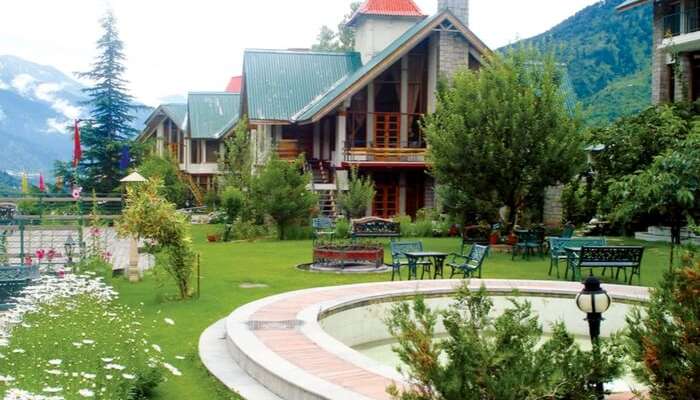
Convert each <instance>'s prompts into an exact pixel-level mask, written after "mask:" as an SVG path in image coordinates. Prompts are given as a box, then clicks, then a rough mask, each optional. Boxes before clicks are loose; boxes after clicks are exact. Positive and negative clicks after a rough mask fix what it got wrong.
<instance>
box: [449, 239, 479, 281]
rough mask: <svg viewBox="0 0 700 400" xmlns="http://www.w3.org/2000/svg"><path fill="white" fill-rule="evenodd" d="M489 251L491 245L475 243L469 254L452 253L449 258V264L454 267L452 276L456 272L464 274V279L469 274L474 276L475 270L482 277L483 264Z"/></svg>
mask: <svg viewBox="0 0 700 400" xmlns="http://www.w3.org/2000/svg"><path fill="white" fill-rule="evenodd" d="M488 253H489V246H483V245H480V244H474V245H473V246H472V248H471V250H470V251H469V254H467V255H464V254H457V253H452V254H450V256H449V258H448V260H447V265H448V266H449V267H450V268H452V273H451V274H450V278H452V277H453V276H455V274H463V275H464V279H466V278H467V277H468V276H469V277H472V276H474V272H477V271H478V272H479V275H478V278H479V279H481V266H482V265H483V263H484V259H485V258H486V256H487V255H488Z"/></svg>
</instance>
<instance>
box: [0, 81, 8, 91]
mask: <svg viewBox="0 0 700 400" xmlns="http://www.w3.org/2000/svg"><path fill="white" fill-rule="evenodd" d="M9 88H10V85H8V84H7V83H5V82H3V81H2V79H0V90H8V89H9Z"/></svg>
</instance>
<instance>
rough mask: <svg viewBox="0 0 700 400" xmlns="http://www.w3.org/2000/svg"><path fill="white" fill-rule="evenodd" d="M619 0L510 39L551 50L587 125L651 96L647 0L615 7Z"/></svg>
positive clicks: (633, 109)
mask: <svg viewBox="0 0 700 400" xmlns="http://www.w3.org/2000/svg"><path fill="white" fill-rule="evenodd" d="M623 1H624V0H608V1H605V0H604V1H600V2H598V3H596V4H593V5H591V6H588V7H586V8H584V9H583V10H581V11H579V12H578V13H576V14H575V15H573V16H572V17H570V18H568V19H566V20H565V21H563V22H562V23H560V24H559V25H557V26H555V27H554V28H552V29H550V30H549V31H547V32H545V33H543V34H541V35H538V36H535V37H532V38H529V39H525V40H522V41H520V42H518V43H516V44H515V45H523V44H524V45H528V46H529V45H532V46H534V47H536V48H537V49H539V50H540V51H543V52H547V53H549V52H552V53H554V54H555V56H556V57H557V59H558V61H559V62H561V63H562V64H564V65H566V67H567V70H568V73H569V78H570V79H571V83H572V86H573V89H574V92H575V93H576V97H577V99H578V100H579V101H580V102H581V104H582V106H583V111H584V114H585V116H586V118H587V121H588V123H589V124H591V125H598V124H605V123H608V122H610V121H612V120H614V119H616V118H618V117H620V116H623V115H629V114H631V113H635V112H638V111H640V110H642V109H644V108H645V107H648V106H649V105H650V101H651V100H650V98H651V72H650V68H651V47H652V8H651V5H647V6H642V7H638V8H636V9H633V10H630V11H626V12H624V13H619V12H617V11H616V10H615V8H616V7H617V6H618V5H620V4H621V3H622V2H623Z"/></svg>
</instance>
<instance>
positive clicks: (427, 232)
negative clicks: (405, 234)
mask: <svg viewBox="0 0 700 400" xmlns="http://www.w3.org/2000/svg"><path fill="white" fill-rule="evenodd" d="M413 235H414V236H415V237H423V238H424V237H432V236H433V221H431V220H428V219H419V220H417V221H416V222H415V223H414V224H413Z"/></svg>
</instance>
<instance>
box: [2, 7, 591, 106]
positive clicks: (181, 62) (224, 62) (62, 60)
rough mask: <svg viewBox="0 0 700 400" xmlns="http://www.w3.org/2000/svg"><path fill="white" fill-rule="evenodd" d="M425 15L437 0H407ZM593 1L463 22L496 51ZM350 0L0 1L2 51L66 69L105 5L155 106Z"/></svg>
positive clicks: (300, 41) (228, 72)
mask: <svg viewBox="0 0 700 400" xmlns="http://www.w3.org/2000/svg"><path fill="white" fill-rule="evenodd" d="M415 1H416V3H417V4H418V5H419V6H420V7H421V8H422V9H423V11H424V12H425V13H427V14H433V13H434V12H435V11H436V9H437V0H415ZM597 1H598V0H527V1H525V0H470V28H471V30H472V31H474V33H476V35H477V36H479V37H480V38H481V39H482V40H483V41H484V42H485V43H486V44H487V45H488V46H489V47H491V48H493V49H495V48H498V47H500V46H503V45H506V44H508V43H512V42H514V41H516V40H518V39H524V38H527V37H530V36H534V35H536V34H539V33H542V32H544V31H546V30H548V29H549V28H551V27H553V26H554V25H556V24H558V23H559V22H561V21H563V20H564V19H566V18H567V17H569V16H571V15H573V14H574V13H576V12H577V11H578V10H580V9H582V8H584V7H585V6H588V5H590V4H593V3H596V2H597ZM350 2H351V0H297V1H292V0H196V1H192V0H4V1H3V6H2V11H1V12H0V54H11V55H14V56H18V57H21V58H24V59H27V60H29V61H33V62H36V63H39V64H45V65H51V66H54V67H56V68H58V69H60V70H61V71H63V72H66V73H68V74H71V73H73V72H76V71H85V70H87V69H89V68H90V64H91V62H92V60H93V59H94V57H95V41H96V40H97V38H98V37H99V36H100V26H99V19H100V18H101V17H102V16H103V15H104V13H105V10H106V9H108V8H111V9H112V10H113V11H114V13H115V15H116V17H117V20H118V26H119V31H120V34H121V38H122V40H123V41H124V43H125V53H126V56H127V62H126V67H127V73H126V78H127V79H128V80H129V81H130V86H129V88H130V91H131V94H132V95H134V96H135V97H136V98H137V99H139V100H140V101H142V102H144V103H146V104H148V105H151V106H156V105H157V104H159V103H160V102H163V101H167V100H169V99H170V98H172V97H173V96H184V95H185V94H186V93H187V92H188V91H219V90H223V89H224V88H225V86H226V83H227V82H228V80H229V78H230V77H231V76H233V75H237V74H240V72H241V64H242V61H243V59H242V57H243V50H244V49H246V48H275V49H286V48H307V47H310V46H311V44H313V43H314V41H315V38H316V35H317V34H318V31H319V29H320V28H321V26H322V25H329V26H333V27H335V26H336V25H337V24H338V22H339V21H340V20H341V19H342V17H343V15H344V14H345V13H347V11H348V10H349V4H350Z"/></svg>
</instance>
